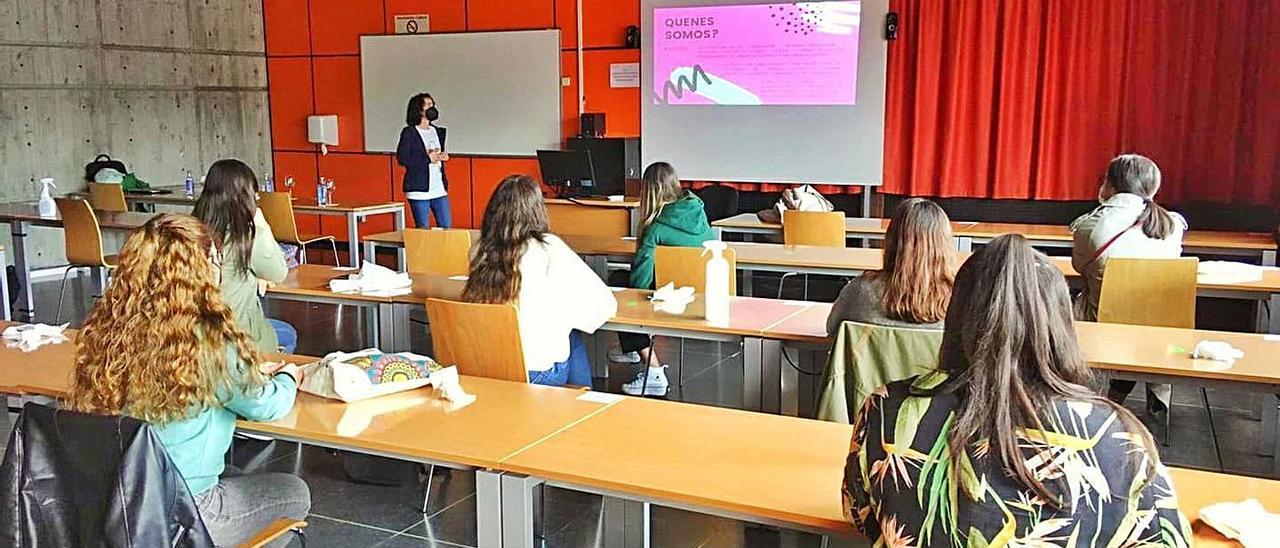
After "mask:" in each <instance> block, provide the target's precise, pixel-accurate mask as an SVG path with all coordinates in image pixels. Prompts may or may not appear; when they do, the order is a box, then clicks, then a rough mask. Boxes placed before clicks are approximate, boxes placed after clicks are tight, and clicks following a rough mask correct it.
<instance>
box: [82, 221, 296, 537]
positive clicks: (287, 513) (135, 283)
mask: <svg viewBox="0 0 1280 548" xmlns="http://www.w3.org/2000/svg"><path fill="white" fill-rule="evenodd" d="M220 272H221V265H219V264H218V253H217V250H216V248H215V247H214V245H213V240H212V238H211V237H210V235H209V232H208V231H207V230H206V229H205V227H204V225H202V224H201V223H200V221H198V220H196V219H195V218H194V217H189V216H186V215H172V214H163V215H159V216H157V217H155V218H153V219H151V220H150V221H148V222H147V224H146V225H144V226H143V227H142V228H141V229H139V230H138V231H136V232H134V233H133V235H132V236H130V237H129V239H128V241H126V242H125V244H124V247H123V248H122V249H121V251H120V263H119V266H118V267H117V268H116V271H115V277H114V279H113V280H112V281H111V285H110V286H108V288H107V291H106V294H105V295H103V297H102V300H101V301H99V302H98V304H97V306H95V307H93V311H92V312H90V313H89V317H88V319H86V320H85V324H84V329H82V330H81V331H80V337H79V340H77V341H76V357H75V372H74V374H73V378H72V384H71V390H70V396H69V397H68V398H67V404H68V406H69V407H70V408H71V409H73V410H76V411H84V412H89V413H102V414H125V415H129V416H132V417H136V418H138V419H141V420H144V421H146V422H149V423H151V424H152V426H154V427H155V431H156V433H157V434H158V435H159V437H160V441H161V442H162V443H163V444H164V447H165V450H166V452H168V453H169V458H170V459H172V460H173V463H174V465H175V466H176V467H177V469H178V472H179V473H180V474H181V475H182V478H183V479H184V480H185V481H186V483H187V488H188V489H190V490H191V494H192V495H193V496H194V497H195V501H196V506H198V507H199V510H200V517H201V519H203V520H204V523H205V525H206V527H207V528H208V530H209V534H210V536H212V537H213V541H214V543H215V544H217V545H218V546H236V545H239V544H241V543H242V542H244V541H245V540H247V539H249V538H250V537H252V535H253V534H254V533H256V532H258V531H259V530H261V529H262V528H264V527H266V526H267V525H268V524H269V523H271V522H272V521H273V520H276V519H279V518H293V519H303V518H304V517H306V515H307V512H308V510H309V509H310V507H311V493H310V491H309V490H308V489H307V484H306V483H304V482H303V481H302V479H301V478H299V477H297V476H294V475H291V474H283V473H261V474H252V475H226V476H224V475H223V468H224V461H225V459H226V454H227V450H228V449H229V448H230V447H231V435H232V433H233V432H234V431H235V426H236V418H237V417H243V418H245V419H248V420H262V421H269V420H276V419H279V418H281V417H283V416H285V414H287V413H288V412H289V410H290V408H292V407H293V400H294V396H295V394H296V392H297V386H298V382H299V381H300V380H301V375H302V374H301V371H300V370H299V368H298V367H297V366H295V365H291V364H290V365H284V366H275V367H272V366H270V365H269V364H265V363H263V362H262V360H261V356H260V354H259V352H258V349H257V347H255V346H254V343H253V341H252V340H250V339H249V336H248V335H246V334H245V333H244V331H242V330H241V329H240V328H239V327H238V326H237V325H236V322H235V321H234V320H233V318H232V312H231V310H230V309H229V308H228V307H227V305H226V303H225V302H223V299H222V292H221V291H220V290H219V289H218V276H219V273H220ZM266 369H271V371H269V372H264V370H266Z"/></svg>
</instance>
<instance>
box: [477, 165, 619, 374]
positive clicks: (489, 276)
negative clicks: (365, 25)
mask: <svg viewBox="0 0 1280 548" xmlns="http://www.w3.org/2000/svg"><path fill="white" fill-rule="evenodd" d="M462 300H464V301H467V302H474V303H497V304H505V303H514V304H515V305H516V310H517V316H518V319H519V325H520V343H521V345H522V346H523V348H524V363H525V367H526V368H528V369H529V382H531V383H534V384H547V385H556V386H558V385H563V384H571V385H574V386H588V387H589V386H591V363H590V361H589V360H588V357H587V349H586V346H585V345H584V344H583V342H582V333H583V332H586V333H591V332H594V331H595V330H596V329H599V328H600V326H602V325H604V323H605V322H606V321H609V318H611V317H613V315H614V313H615V312H617V309H618V301H617V299H615V298H614V297H613V291H611V290H610V289H609V287H608V286H606V285H605V284H604V281H602V280H601V279H600V277H599V276H596V274H595V272H593V271H592V270H591V268H590V267H588V266H587V265H586V263H584V262H582V258H580V257H578V254H577V253H574V252H573V250H572V249H569V246H567V245H565V243H564V242H563V241H561V240H560V238H557V237H556V236H555V235H553V234H549V233H548V232H547V208H546V204H545V203H544V202H543V200H542V191H541V187H539V185H538V182H537V181H534V180H533V179H532V178H530V177H528V176H526V175H511V176H509V177H507V178H505V179H503V180H502V182H501V183H500V184H499V185H498V188H497V189H496V190H494V192H493V197H492V198H490V199H489V205H488V206H486V207H485V210H484V221H482V223H481V225H480V242H479V243H477V244H476V246H475V248H474V249H473V250H472V256H471V269H470V275H469V276H468V277H467V284H466V286H465V287H464V288H463V291H462Z"/></svg>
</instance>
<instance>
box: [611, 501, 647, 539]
mask: <svg viewBox="0 0 1280 548" xmlns="http://www.w3.org/2000/svg"><path fill="white" fill-rule="evenodd" d="M602 510H603V513H604V546H605V548H649V503H647V502H639V501H634V500H627V499H620V498H617V497H611V496H609V495H605V497H604V507H603V509H602Z"/></svg>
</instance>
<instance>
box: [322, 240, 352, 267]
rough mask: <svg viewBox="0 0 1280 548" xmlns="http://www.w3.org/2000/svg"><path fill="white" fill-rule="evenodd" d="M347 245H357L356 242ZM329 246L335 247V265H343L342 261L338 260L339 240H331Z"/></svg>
mask: <svg viewBox="0 0 1280 548" xmlns="http://www.w3.org/2000/svg"><path fill="white" fill-rule="evenodd" d="M347 245H355V244H347ZM329 246H330V247H332V248H333V266H342V261H339V260H338V241H337V240H329ZM351 266H359V265H354V264H353V265H351Z"/></svg>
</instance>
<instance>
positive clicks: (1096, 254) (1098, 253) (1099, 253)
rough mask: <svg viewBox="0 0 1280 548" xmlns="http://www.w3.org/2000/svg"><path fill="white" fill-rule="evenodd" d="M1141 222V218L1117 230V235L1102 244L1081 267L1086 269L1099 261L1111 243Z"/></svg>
mask: <svg viewBox="0 0 1280 548" xmlns="http://www.w3.org/2000/svg"><path fill="white" fill-rule="evenodd" d="M1140 224H1142V221H1141V220H1138V221H1134V222H1133V224H1131V225H1129V228H1126V229H1124V230H1121V231H1120V232H1117V233H1116V235H1115V236H1112V237H1111V239H1110V240H1107V243H1105V244H1102V247H1099V248H1098V250H1097V251H1094V252H1093V256H1092V257H1089V261H1088V262H1086V263H1084V265H1083V266H1081V267H1080V269H1081V270H1084V269H1085V268H1086V267H1088V266H1089V265H1091V264H1093V263H1095V262H1097V261H1098V258H1099V257H1102V254H1103V253H1106V252H1107V248H1109V247H1111V244H1114V243H1116V240H1119V239H1120V237H1121V236H1124V235H1125V233H1126V232H1129V231H1130V230H1133V229H1135V228H1137V227H1138V225H1140Z"/></svg>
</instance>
